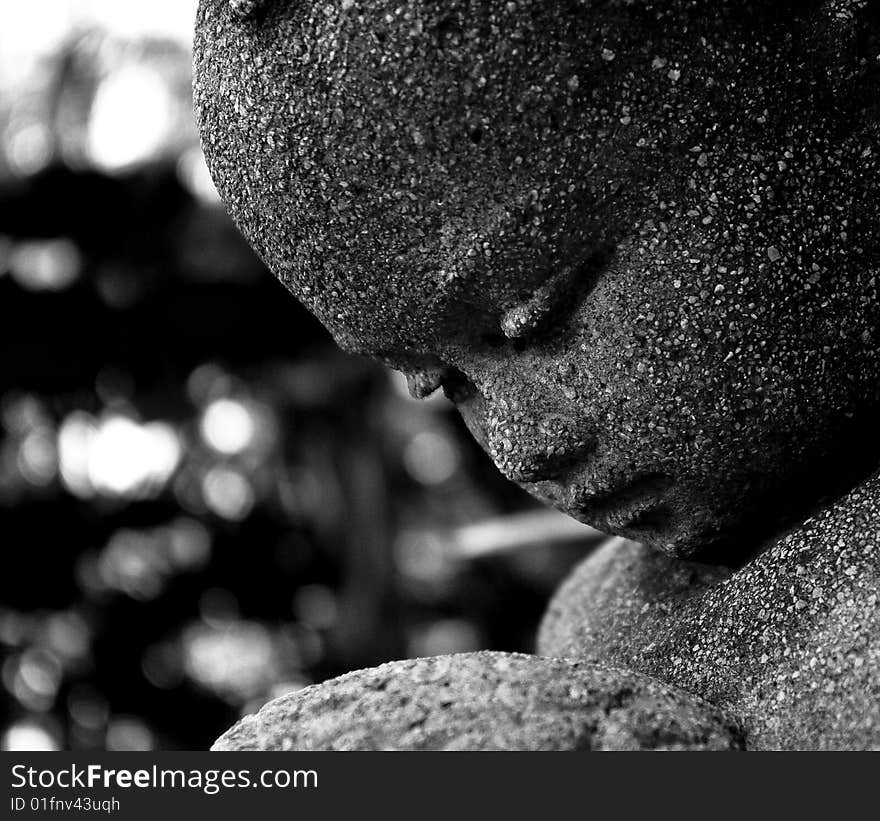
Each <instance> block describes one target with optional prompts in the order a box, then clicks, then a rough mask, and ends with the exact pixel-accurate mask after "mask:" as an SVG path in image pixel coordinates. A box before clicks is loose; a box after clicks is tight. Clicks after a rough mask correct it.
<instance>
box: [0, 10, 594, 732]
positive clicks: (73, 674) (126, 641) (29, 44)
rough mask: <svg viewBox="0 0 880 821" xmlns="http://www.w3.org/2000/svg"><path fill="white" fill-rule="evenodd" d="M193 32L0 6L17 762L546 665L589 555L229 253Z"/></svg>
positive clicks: (0, 435) (9, 648)
mask: <svg viewBox="0 0 880 821" xmlns="http://www.w3.org/2000/svg"><path fill="white" fill-rule="evenodd" d="M192 14H193V3H192V2H189V0H187V2H181V1H180V0H167V1H166V2H151V3H143V4H128V3H124V4H120V3H113V2H85V0H83V2H71V1H70V0H60V2H54V0H31V2H29V3H27V4H17V3H16V4H13V3H8V4H5V8H4V9H3V10H2V12H0V32H2V33H0V40H2V43H0V357H2V367H0V539H2V545H3V548H4V554H5V555H4V570H3V573H2V576H0V663H2V686H3V692H4V696H5V698H4V702H3V706H2V709H0V735H2V739H3V746H4V747H5V748H6V749H22V748H28V747H36V748H49V749H57V748H74V749H101V748H105V747H107V748H111V749H150V748H157V747H158V748H163V749H175V748H203V747H206V746H208V745H209V744H210V743H211V742H212V741H213V739H214V738H215V737H216V736H217V735H218V734H219V733H220V732H222V731H223V730H224V729H225V728H226V727H227V726H228V725H229V724H230V723H232V722H233V721H234V720H236V718H238V716H239V715H241V713H242V712H243V711H246V710H252V709H255V708H256V707H258V706H259V705H260V704H261V703H262V702H264V701H265V700H266V699H267V698H270V697H272V696H274V695H278V694H281V693H283V692H288V691H290V690H294V689H297V688H299V687H302V686H304V685H306V684H309V683H312V682H315V681H320V680H323V679H324V678H326V677H329V676H334V675H338V674H340V673H342V672H345V671H348V670H350V669H354V668H357V667H362V666H367V665H373V664H377V663H381V662H383V661H387V660H389V659H393V658H400V657H403V656H415V655H428V654H434V653H443V652H453V651H459V650H472V649H477V648H481V647H492V648H496V649H511V650H516V649H529V648H530V645H531V640H532V635H533V633H534V629H535V627H536V624H537V620H538V618H539V616H540V613H541V611H542V609H543V607H544V604H545V602H546V598H547V596H548V595H549V592H550V591H551V590H552V588H553V586H554V585H555V584H556V583H557V581H558V580H559V579H560V578H561V576H562V575H563V574H564V573H565V571H566V569H567V568H568V567H569V566H570V565H571V563H572V562H573V561H574V560H575V559H576V558H577V557H578V556H579V555H581V554H582V552H583V549H584V545H583V544H582V543H581V544H578V543H576V542H572V541H570V539H569V540H568V541H567V545H560V544H557V545H556V546H554V545H552V544H546V543H544V544H535V542H536V541H537V542H546V541H547V540H546V539H541V538H538V539H535V538H523V533H524V527H525V524H528V526H529V527H530V528H533V527H534V526H535V524H536V523H537V526H538V531H539V532H540V531H541V530H542V526H543V523H545V522H546V523H547V526H548V527H549V528H551V529H552V526H553V517H554V515H555V514H552V513H549V512H538V510H537V508H536V507H535V505H534V503H532V502H530V501H529V500H528V499H527V498H526V497H525V496H524V495H523V494H522V493H521V492H520V491H518V490H516V489H515V488H513V487H512V486H511V485H509V484H508V483H506V482H504V481H503V480H502V479H501V478H500V477H499V476H498V475H497V474H496V472H495V470H494V468H493V467H492V466H491V464H490V463H489V462H488V460H487V458H486V457H485V456H484V455H483V454H482V453H481V452H480V451H479V450H478V449H477V448H476V446H475V445H474V444H473V443H472V441H471V440H470V438H469V437H468V436H467V434H466V432H465V431H464V430H463V427H462V425H461V423H460V421H459V420H458V418H457V416H456V415H454V413H453V412H452V411H451V408H450V407H449V406H448V404H447V403H446V402H445V400H443V399H440V398H437V399H433V400H430V401H428V402H427V403H424V404H417V403H415V402H413V401H412V400H410V399H409V398H408V397H407V396H406V393H405V390H404V389H403V388H402V381H401V379H400V378H399V377H398V376H397V375H394V374H391V373H389V372H386V371H384V370H382V369H380V368H378V367H376V366H374V365H372V364H370V363H368V362H366V361H363V360H358V359H353V358H350V357H347V356H345V355H343V354H341V353H340V352H338V351H337V350H336V349H335V347H334V346H333V345H332V343H331V342H330V341H329V339H328V337H327V335H326V334H325V332H324V331H323V329H322V328H321V327H320V326H319V325H318V324H317V322H316V321H315V320H314V319H313V318H312V317H311V316H310V315H309V314H308V313H307V312H306V311H305V310H304V309H303V308H301V307H300V306H299V304H298V303H297V302H296V301H295V300H294V299H293V298H292V297H290V296H288V295H287V294H286V293H285V292H284V290H283V289H282V287H281V286H280V285H278V284H277V283H276V281H275V280H274V278H273V277H272V276H271V275H270V274H269V273H268V272H267V271H266V270H265V269H264V268H263V266H262V265H261V263H260V262H259V261H258V260H257V259H256V258H255V257H254V255H253V254H252V253H251V251H250V249H249V248H248V247H247V246H246V244H245V243H244V242H243V240H242V239H241V238H240V237H239V235H238V234H237V232H236V231H235V229H234V227H233V226H232V225H231V223H230V222H229V220H228V218H227V217H226V215H225V212H224V211H223V208H222V206H221V205H220V204H219V202H218V201H217V198H216V194H215V192H214V190H213V187H212V186H211V183H210V180H209V179H208V176H207V171H206V169H205V167H204V161H203V159H202V156H201V153H200V151H199V148H198V145H197V140H196V137H195V133H194V128H193V125H192V122H191V114H190V97H189V94H190V92H189V65H190V55H189V51H188V49H189V42H188V38H189V25H190V19H191V17H192ZM523 511H526V514H525V515H526V517H528V511H533V517H532V518H525V519H524V518H523V515H524V514H523ZM535 517H537V518H535ZM475 523H476V524H481V526H479V527H474V525H475ZM524 523H525V524H524ZM556 525H558V522H556ZM563 529H564V528H563ZM590 538H591V534H589V533H586V535H585V536H584V539H585V540H586V541H589V539H590ZM517 547H518V548H519V549H516V548H517Z"/></svg>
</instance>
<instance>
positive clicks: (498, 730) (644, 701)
mask: <svg viewBox="0 0 880 821" xmlns="http://www.w3.org/2000/svg"><path fill="white" fill-rule="evenodd" d="M741 748H742V738H741V735H740V732H739V729H738V727H737V725H736V723H735V722H733V721H731V720H730V719H729V718H727V717H725V716H724V715H723V714H722V713H721V712H720V711H719V710H717V709H715V708H713V707H711V706H709V705H708V704H706V703H705V702H703V701H702V700H701V699H699V698H696V697H694V696H691V695H689V694H688V693H684V692H682V691H680V690H678V689H677V688H675V687H670V686H668V685H663V684H660V683H659V682H656V681H653V680H652V679H650V678H648V677H647V676H642V675H639V674H636V673H630V672H624V671H621V670H615V669H612V668H608V667H603V666H597V665H593V664H587V663H584V662H575V661H564V660H559V659H544V658H538V657H536V656H525V655H514V654H507V653H491V652H481V653H466V654H460V655H452V656H436V657H433V658H422V659H413V660H409V661H396V662H392V663H390V664H383V665H382V666H381V667H376V668H373V669H370V670H359V671H357V672H354V673H349V674H348V675H345V676H341V677H340V678H337V679H333V680H332V681H328V682H325V683H323V684H318V685H314V686H312V687H307V688H306V689H305V690H301V691H300V692H298V693H293V694H291V695H288V696H284V697H282V698H279V699H276V700H274V701H271V702H269V704H267V705H266V706H265V707H263V709H262V710H260V712H259V713H257V714H256V715H252V716H248V717H247V718H245V719H243V720H242V721H241V722H239V723H238V724H236V725H235V726H234V727H233V728H232V729H230V730H229V731H228V732H226V733H225V734H224V735H223V736H221V737H220V739H219V740H218V741H217V743H216V744H215V745H214V748H213V749H215V750H738V749H741Z"/></svg>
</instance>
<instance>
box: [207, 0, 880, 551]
mask: <svg viewBox="0 0 880 821" xmlns="http://www.w3.org/2000/svg"><path fill="white" fill-rule="evenodd" d="M877 19H878V12H877V10H876V8H875V7H872V4H869V3H865V2H861V0H833V1H832V2H827V1H826V0H821V2H820V1H819V0H816V2H779V1H777V0H727V1H726V2H725V1H723V0H656V2H651V1H650V0H593V1H591V0H515V1H514V0H443V1H442V2H441V0H395V2H385V0H370V2H366V0H363V1H361V0H333V1H332V2H329V1H325V2H320V3H318V2H295V0H263V2H237V1H236V0H202V3H201V7H200V9H199V13H198V22H197V37H196V57H195V70H196V83H195V89H196V109H197V113H198V117H199V121H200V127H201V131H202V138H203V145H204V148H205V153H206V156H207V159H208V163H209V167H210V168H211V171H212V174H213V175H214V178H215V181H216V182H217V185H218V188H219V190H220V193H221V195H222V196H223V198H224V200H225V202H226V203H227V206H228V208H229V210H230V212H231V214H232V216H233V218H234V219H235V220H236V222H237V223H238V225H239V227H240V228H241V230H242V231H243V232H244V234H245V235H246V236H247V237H248V239H249V240H250V241H251V243H252V244H253V246H254V247H255V249H256V250H257V252H258V253H259V254H260V255H261V257H262V258H263V259H264V260H265V261H266V263H267V264H268V265H269V267H270V268H272V270H273V271H274V272H275V273H276V274H277V275H278V276H279V277H280V278H281V280H282V281H283V282H284V283H285V284H286V285H287V286H288V287H289V288H290V289H291V290H292V291H293V292H294V293H295V294H296V295H297V296H298V297H299V298H300V299H301V300H302V301H303V302H304V303H305V304H306V305H307V306H308V307H309V308H310V309H311V310H312V311H313V312H314V313H315V314H316V315H317V316H318V317H319V318H320V319H321V321H322V322H323V323H324V324H325V325H326V326H327V328H328V329H329V330H330V331H331V333H332V334H333V335H334V337H335V338H336V340H337V341H338V342H339V343H340V344H341V345H342V346H343V347H344V348H345V349H347V350H350V351H353V352H357V353H361V354H366V355H368V356H372V357H375V358H377V359H380V360H381V361H383V362H385V363H387V364H388V365H390V366H392V367H394V368H398V369H400V370H402V371H403V372H404V373H406V374H407V377H408V379H409V383H410V386H411V390H412V391H413V392H414V393H415V394H416V395H425V394H428V393H430V392H431V391H432V390H434V389H435V388H443V389H444V390H445V391H446V393H447V394H448V395H449V397H450V398H451V399H452V400H453V401H454V402H455V403H456V404H457V405H458V407H459V409H460V410H461V413H462V415H463V417H464V419H465V421H466V422H467V424H468V426H469V428H470V429H471V431H472V432H473V434H474V436H475V437H476V438H477V439H478V440H479V441H480V442H481V443H482V445H483V446H484V447H485V448H486V450H487V451H488V452H489V453H490V454H491V456H492V458H493V459H494V460H495V462H496V464H497V465H498V467H499V468H500V469H501V471H502V472H503V473H505V474H506V475H507V476H508V477H509V478H511V479H513V480H514V481H516V482H519V483H521V484H523V485H525V486H526V487H527V488H528V489H530V490H531V491H532V492H533V493H535V494H536V495H538V496H540V497H541V498H543V499H545V500H547V501H549V502H550V503H552V504H553V505H555V506H557V507H559V508H561V509H563V510H565V511H567V512H568V513H570V514H572V515H573V516H575V517H577V518H579V519H581V520H583V521H586V522H588V523H590V524H593V525H595V526H597V527H599V528H600V529H603V530H607V531H610V532H614V533H618V534H622V535H626V536H629V537H631V538H634V539H637V540H641V541H646V542H649V543H651V544H653V545H655V546H657V547H660V548H661V549H664V550H666V551H668V552H671V553H674V554H677V555H688V556H693V555H699V556H701V557H703V558H709V559H711V558H713V556H714V557H716V558H717V557H718V556H720V555H721V554H720V552H719V551H721V549H722V545H723V544H730V543H731V542H735V541H736V540H737V539H740V538H743V536H742V534H743V533H744V532H746V531H751V530H755V531H757V530H760V529H761V528H764V527H768V528H769V527H771V526H777V525H779V524H780V523H782V522H783V520H784V519H785V517H786V516H789V515H800V514H801V513H803V512H804V510H806V509H808V507H809V504H810V503H812V501H814V500H815V498H816V496H817V494H819V493H822V492H825V491H827V490H828V489H829V488H830V487H831V486H832V485H833V483H834V482H835V481H836V480H837V479H838V478H839V477H840V475H841V471H842V468H841V467H839V466H838V465H837V461H838V460H836V459H835V455H836V454H839V453H840V452H841V450H842V449H844V448H845V449H849V450H848V452H851V451H852V449H853V448H856V446H857V444H858V451H859V453H860V454H864V455H865V460H866V461H870V460H871V459H873V458H874V457H875V456H876V453H877V449H876V447H875V445H874V444H872V443H869V442H868V441H867V440H863V441H861V442H860V440H859V437H860V436H863V435H867V434H866V433H865V431H866V430H868V429H869V428H868V427H867V426H866V425H865V424H863V422H862V420H864V419H867V418H868V416H869V414H871V413H872V412H873V411H874V409H875V408H876V405H877V400H878V387H880V380H878V377H880V371H878V363H877V350H878V336H877V335H878V332H880V326H878V318H880V317H878V299H877V287H876V282H875V278H874V275H875V268H876V267H877V261H878V249H877V242H876V239H875V237H876V236H877V231H876V227H877V217H878V197H877V193H878V192H877V190H876V180H877V174H878V152H880V143H878V142H877V139H876V137H877V134H878V130H877V126H876V121H877V109H876V106H877V103H876V100H877V99H880V97H878V90H880V84H878V66H880V64H878V55H880V25H878V22H877ZM856 431H857V432H858V433H856ZM859 443H860V444H859ZM839 461H841V462H842V461H843V460H839ZM849 462H850V463H852V462H853V460H851V459H850V460H849ZM713 550H714V551H716V552H715V553H713Z"/></svg>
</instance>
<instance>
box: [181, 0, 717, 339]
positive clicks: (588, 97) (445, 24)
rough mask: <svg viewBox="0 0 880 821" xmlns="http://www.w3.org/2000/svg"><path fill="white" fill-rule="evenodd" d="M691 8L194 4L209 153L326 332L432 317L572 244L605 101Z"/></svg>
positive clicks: (378, 328) (375, 330)
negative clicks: (244, 14)
mask: <svg viewBox="0 0 880 821" xmlns="http://www.w3.org/2000/svg"><path fill="white" fill-rule="evenodd" d="M700 5H701V4H700V3H691V2H684V0H666V2H660V3H655V4H649V3H633V2H630V0H621V2H613V1H612V2H573V1H572V0H567V1H566V2H562V0H556V1H555V2H554V1H553V0H551V1H550V2H505V1H504V0H481V1H480V2H465V1H464V0H448V1H447V2H439V0H409V2H401V1H400V0H395V2H385V0H375V2H370V3H366V2H341V3H336V4H329V3H312V2H267V3H265V4H264V6H265V9H264V12H263V14H262V15H261V16H257V17H255V18H252V19H250V20H247V21H244V22H243V21H242V20H241V19H240V17H238V16H236V15H234V14H233V13H232V11H231V8H232V7H231V5H230V3H229V2H228V0H202V3H201V5H200V8H199V16H198V22H197V38H196V44H195V74H196V87H195V92H196V94H195V101H196V109H197V113H198V116H199V121H200V126H201V129H202V135H203V144H204V147H205V153H206V156H207V158H208V162H209V166H210V167H211V170H212V173H213V176H214V178H215V181H216V182H217V184H218V188H219V189H220V193H221V195H222V196H223V198H224V200H225V202H226V203H227V206H228V207H229V209H230V212H231V213H232V216H233V218H234V219H235V220H236V222H237V223H238V225H239V227H240V228H241V229H242V231H243V233H244V234H245V235H246V236H247V237H248V238H249V239H250V241H251V242H252V244H253V245H254V247H255V248H256V249H257V251H258V253H260V255H261V256H262V257H263V259H264V260H265V261H266V262H267V264H268V265H269V266H270V267H271V268H272V269H273V270H274V272H275V273H276V274H277V275H278V276H279V277H280V278H281V279H282V280H283V281H284V282H285V283H286V284H287V285H288V286H289V287H290V289H291V290H292V291H293V292H294V293H295V294H297V295H298V296H299V297H300V298H301V299H303V301H304V302H306V304H307V305H308V306H309V307H310V308H311V309H312V310H313V311H314V312H315V313H316V314H317V315H318V316H319V317H320V318H321V319H322V320H323V321H324V323H325V324H327V325H328V326H329V327H331V329H333V330H335V331H336V332H337V333H339V334H343V333H344V334H346V335H347V336H349V337H350V338H351V339H353V340H357V339H368V338H371V339H375V338H376V337H377V335H378V336H381V335H382V334H383V333H385V332H386V331H387V332H388V335H389V338H390V337H396V338H399V331H400V329H401V328H406V329H409V330H410V331H414V330H417V329H424V331H425V333H428V334H430V333H434V332H435V328H434V327H433V325H432V322H433V320H434V319H435V318H436V317H440V316H445V315H446V313H448V312H447V311H446V306H448V305H450V304H456V305H459V306H461V305H464V306H470V307H472V308H473V311H474V312H477V313H479V312H480V311H483V310H491V309H492V308H493V307H494V306H495V305H497V304H499V303H505V304H506V303H509V302H511V301H512V300H513V299H515V297H516V294H517V292H518V291H520V290H522V289H523V288H528V287H529V286H530V284H533V283H534V282H535V281H540V280H541V279H542V278H543V277H545V276H546V274H547V271H549V270H552V269H553V268H554V267H557V266H558V265H560V264H562V263H564V262H565V261H566V260H563V259H562V258H561V256H565V255H569V256H571V255H575V256H577V255H578V254H581V253H582V252H583V251H584V249H583V248H581V247H573V248H572V247H569V246H572V244H573V245H574V246H578V243H580V242H581V240H584V241H586V240H585V235H586V232H587V231H588V229H589V226H587V225H585V224H584V219H583V217H584V214H586V213H588V212H589V211H590V206H591V205H592V204H593V203H594V202H595V201H596V200H597V199H601V198H602V197H603V196H605V195H606V193H607V192H606V189H607V188H608V187H609V186H610V185H611V184H612V182H613V181H612V180H611V179H610V177H611V174H610V173H605V169H602V168H601V166H602V164H603V163H607V154H608V153H609V150H610V149H609V148H608V146H609V145H612V144H613V140H614V139H615V134H617V132H618V131H619V130H620V120H621V117H622V111H621V100H624V99H626V98H628V97H631V96H633V95H634V94H639V93H643V94H649V95H650V93H651V90H650V88H648V89H647V90H645V89H646V86H645V83H646V79H645V78H648V81H652V80H653V79H655V78H654V75H652V74H651V71H650V66H651V65H652V60H653V59H654V57H655V56H656V54H657V49H658V45H657V43H656V42H653V41H652V38H653V39H654V40H656V39H658V38H659V39H661V40H669V39H670V38H672V39H674V36H675V32H680V31H681V30H683V29H685V28H686V24H687V20H686V18H687V17H689V16H694V15H696V14H697V12H694V11H693V9H694V8H696V7H698V6H700ZM720 5H723V4H720ZM658 15H659V17H660V18H661V19H662V20H664V21H665V22H664V23H663V25H660V26H658V25H657V18H658ZM667 45H668V44H667ZM654 74H656V72H654ZM597 167H599V168H600V171H601V172H602V173H600V174H598V175H597V174H596V173H595V169H596V168H597ZM460 313H462V314H463V315H464V316H467V315H468V314H469V311H468V310H465V311H463V312H461V311H460Z"/></svg>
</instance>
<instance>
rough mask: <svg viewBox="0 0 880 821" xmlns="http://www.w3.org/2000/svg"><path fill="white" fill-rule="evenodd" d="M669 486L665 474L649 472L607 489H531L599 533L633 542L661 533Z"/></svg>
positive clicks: (544, 484)
mask: <svg viewBox="0 0 880 821" xmlns="http://www.w3.org/2000/svg"><path fill="white" fill-rule="evenodd" d="M672 485H673V479H672V477H671V476H669V475H668V474H665V473H662V472H657V471H652V472H647V473H641V474H639V475H637V476H636V477H635V478H629V479H627V480H625V481H624V482H622V483H620V484H618V485H617V486H613V487H611V488H609V489H603V490H596V489H595V488H594V487H593V488H591V487H589V486H586V485H580V484H578V483H576V482H575V483H572V484H565V485H562V484H560V483H557V482H553V481H539V482H535V483H533V485H532V487H533V488H534V490H535V491H536V493H537V495H539V496H541V497H542V498H544V499H546V500H547V501H548V502H550V503H551V504H552V505H553V506H554V507H557V508H560V509H562V510H564V511H565V512H567V513H568V514H569V515H571V516H573V517H574V518H576V519H579V520H581V521H583V522H586V523H587V524H590V525H592V526H593V527H596V528H598V529H599V530H602V531H606V532H610V533H616V534H619V535H624V536H628V537H631V538H635V537H636V536H637V535H638V534H642V535H644V534H649V533H656V532H658V531H662V530H663V529H665V527H666V525H667V524H668V522H669V520H670V519H671V515H672V514H671V511H670V509H669V506H668V505H667V504H666V497H667V495H668V492H669V490H670V488H671V487H672Z"/></svg>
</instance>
